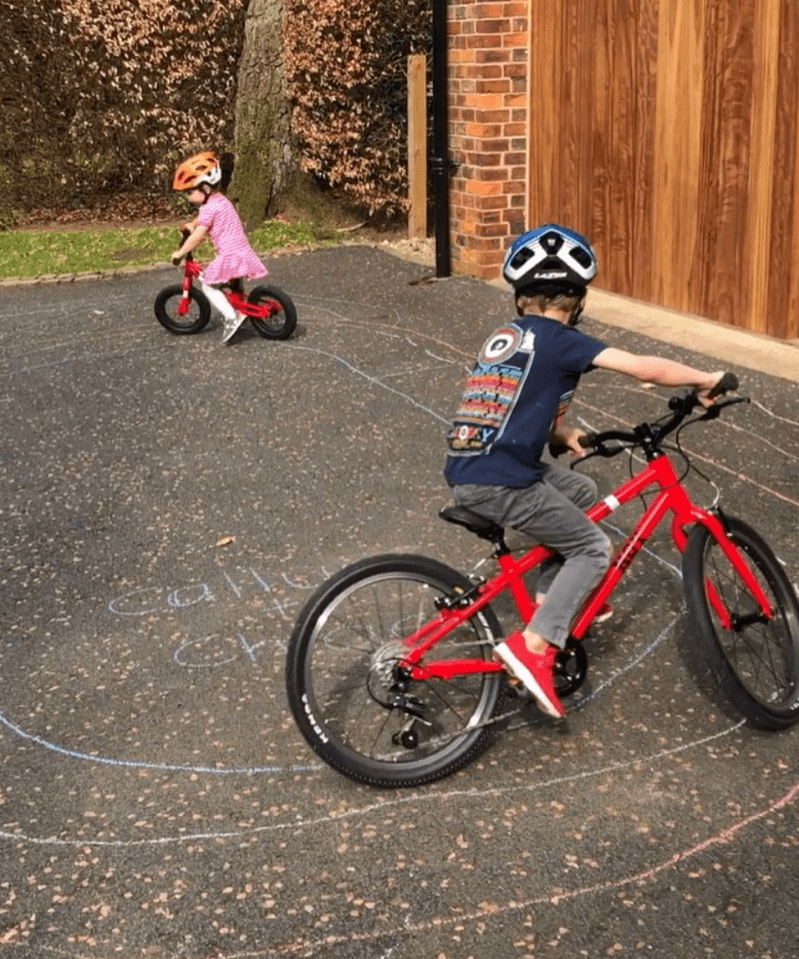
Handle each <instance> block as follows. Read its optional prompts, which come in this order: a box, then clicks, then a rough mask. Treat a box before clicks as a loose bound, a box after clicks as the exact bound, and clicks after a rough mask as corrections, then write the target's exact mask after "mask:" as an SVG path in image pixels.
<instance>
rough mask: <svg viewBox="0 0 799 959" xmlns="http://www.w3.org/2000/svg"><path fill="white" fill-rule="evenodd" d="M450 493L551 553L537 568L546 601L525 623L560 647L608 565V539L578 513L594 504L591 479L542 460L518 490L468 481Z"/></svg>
mask: <svg viewBox="0 0 799 959" xmlns="http://www.w3.org/2000/svg"><path fill="white" fill-rule="evenodd" d="M453 496H454V499H455V502H456V503H457V504H458V506H466V507H467V508H468V509H471V510H474V512H475V513H479V515H480V516H485V517H486V518H487V519H491V520H493V521H494V522H495V523H499V524H500V525H501V526H510V527H511V528H513V529H517V530H519V531H520V532H523V533H526V534H527V535H528V536H530V537H532V538H533V539H534V540H536V541H537V542H539V543H544V544H545V545H546V546H549V547H551V548H552V549H554V550H556V551H557V553H558V556H556V557H553V558H552V559H551V560H548V561H547V562H546V563H544V564H543V565H542V567H541V572H540V576H539V579H538V586H537V592H539V593H545V594H546V602H545V603H543V604H542V605H541V606H540V607H539V608H538V609H537V610H536V612H535V615H534V616H533V618H532V620H531V621H530V623H529V626H530V628H531V629H532V630H533V631H534V632H536V633H538V635H539V636H541V637H543V638H544V639H546V640H547V641H548V642H550V643H552V644H553V645H555V646H559V647H560V648H561V649H563V647H564V646H565V645H566V640H567V639H568V637H569V629H570V626H571V622H572V620H573V619H574V616H575V615H576V613H577V612H578V610H579V609H580V606H581V605H582V604H583V601H584V600H585V598H586V597H587V596H588V594H589V593H590V592H591V590H592V589H593V588H594V586H596V584H597V583H598V582H599V580H600V578H601V577H602V574H603V573H604V572H605V570H606V569H607V568H608V565H609V563H610V550H611V546H610V540H609V539H608V538H607V536H606V535H605V534H604V533H603V532H602V530H601V529H600V528H599V527H598V526H597V525H596V523H592V522H591V520H589V519H588V518H587V517H586V516H585V515H584V511H585V510H586V509H588V508H589V507H590V506H592V505H593V504H594V503H595V502H596V498H597V488H596V483H594V481H593V480H592V479H591V478H590V477H588V476H584V475H583V474H582V473H576V472H574V471H569V470H564V469H562V468H560V467H557V466H551V465H549V464H546V465H545V466H544V474H543V477H542V479H541V481H540V482H538V483H534V484H533V485H532V486H529V487H526V488H524V489H513V488H511V487H507V486H479V485H471V484H469V485H460V486H454V487H453Z"/></svg>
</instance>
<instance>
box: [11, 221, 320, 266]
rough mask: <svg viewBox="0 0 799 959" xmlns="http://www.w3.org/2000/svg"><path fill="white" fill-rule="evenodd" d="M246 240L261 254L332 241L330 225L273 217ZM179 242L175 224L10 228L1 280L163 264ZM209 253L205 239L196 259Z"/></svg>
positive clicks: (205, 258)
mask: <svg viewBox="0 0 799 959" xmlns="http://www.w3.org/2000/svg"><path fill="white" fill-rule="evenodd" d="M249 239H250V243H251V244H252V246H253V248H254V249H255V250H257V251H258V252H259V253H265V254H267V253H268V252H269V251H270V250H274V249H279V248H281V247H287V246H306V245H308V244H310V243H313V244H316V243H324V242H334V241H333V240H332V239H331V231H330V230H327V231H325V230H320V229H318V228H315V227H313V226H312V225H310V224H307V223H282V222H279V221H276V220H270V221H268V222H266V223H264V224H263V225H262V226H260V227H257V228H256V229H254V230H252V231H250V234H249ZM179 245H180V235H179V233H178V230H177V228H176V227H174V226H170V227H165V226H160V227H156V226H153V227H141V228H138V229H119V230H115V229H113V228H108V227H106V228H103V229H85V230H83V229H64V230H59V229H55V230H53V229H48V230H9V231H6V232H0V279H8V278H11V277H37V276H43V275H50V274H57V275H63V274H73V273H89V272H94V271H97V270H115V269H119V268H120V267H125V266H150V265H152V264H157V263H163V264H167V263H168V262H169V256H170V254H171V253H172V252H173V251H174V250H175V249H177V247H178V246H179ZM213 257H214V249H213V246H212V244H211V243H210V241H206V242H205V243H204V244H203V245H202V246H201V247H200V248H199V249H198V251H197V258H198V259H199V260H200V261H202V262H210V260H212V259H213Z"/></svg>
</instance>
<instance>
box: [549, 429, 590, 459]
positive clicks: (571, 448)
mask: <svg viewBox="0 0 799 959" xmlns="http://www.w3.org/2000/svg"><path fill="white" fill-rule="evenodd" d="M587 435H588V434H587V433H586V432H585V430H579V429H565V430H564V429H557V430H553V431H552V433H551V434H550V437H549V442H550V444H551V445H552V446H554V447H555V448H556V449H557V448H560V447H565V449H564V450H562V451H563V452H565V451H566V450H568V452H569V453H571V454H572V455H573V456H585V454H586V448H585V447H584V446H581V445H580V437H581V436H587Z"/></svg>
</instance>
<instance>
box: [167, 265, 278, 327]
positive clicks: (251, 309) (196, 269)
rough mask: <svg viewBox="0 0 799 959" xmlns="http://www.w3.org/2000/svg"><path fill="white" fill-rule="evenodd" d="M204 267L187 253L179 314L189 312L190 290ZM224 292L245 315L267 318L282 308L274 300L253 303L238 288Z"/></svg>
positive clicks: (235, 307)
mask: <svg viewBox="0 0 799 959" xmlns="http://www.w3.org/2000/svg"><path fill="white" fill-rule="evenodd" d="M202 269H203V268H202V264H200V263H198V262H197V261H196V260H195V259H193V258H192V256H191V254H190V253H189V254H187V255H186V259H185V260H184V268H183V297H182V298H181V301H180V303H179V304H178V308H177V313H178V315H179V316H185V315H186V314H187V313H188V312H189V307H190V306H191V301H190V298H189V292H190V290H191V288H192V286H193V285H194V280H195V279H197V278H198V277H199V276H200V274H201V273H202ZM222 292H223V293H224V294H225V296H226V297H227V299H228V301H229V302H230V305H231V306H232V307H233V309H234V310H238V311H239V313H243V314H244V315H245V316H254V317H256V319H265V318H266V317H268V316H272V314H274V313H277V312H279V310H280V304H278V303H276V302H275V301H274V300H262V301H261V302H260V303H251V302H250V301H249V300H248V299H247V297H246V296H245V295H244V294H243V293H241V292H239V291H238V290H223V291H222Z"/></svg>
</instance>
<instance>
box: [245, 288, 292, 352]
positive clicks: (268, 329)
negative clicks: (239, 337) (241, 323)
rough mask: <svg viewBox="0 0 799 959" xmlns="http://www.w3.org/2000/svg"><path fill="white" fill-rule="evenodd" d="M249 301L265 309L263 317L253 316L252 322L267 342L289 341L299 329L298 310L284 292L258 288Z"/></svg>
mask: <svg viewBox="0 0 799 959" xmlns="http://www.w3.org/2000/svg"><path fill="white" fill-rule="evenodd" d="M247 299H248V301H249V302H250V303H253V304H256V305H257V306H262V307H264V315H263V316H251V317H250V320H252V325H253V326H254V327H255V329H256V330H257V332H258V333H259V334H260V335H261V336H263V337H265V338H266V339H267V340H287V339H288V338H289V337H290V336H291V334H292V333H293V332H294V330H295V329H296V328H297V310H296V308H295V306H294V303H293V302H292V300H291V297H290V296H289V295H288V293H284V292H283V290H280V289H278V288H277V287H276V286H256V287H255V289H254V290H253V291H252V293H250V295H249V296H248V297H247Z"/></svg>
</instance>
